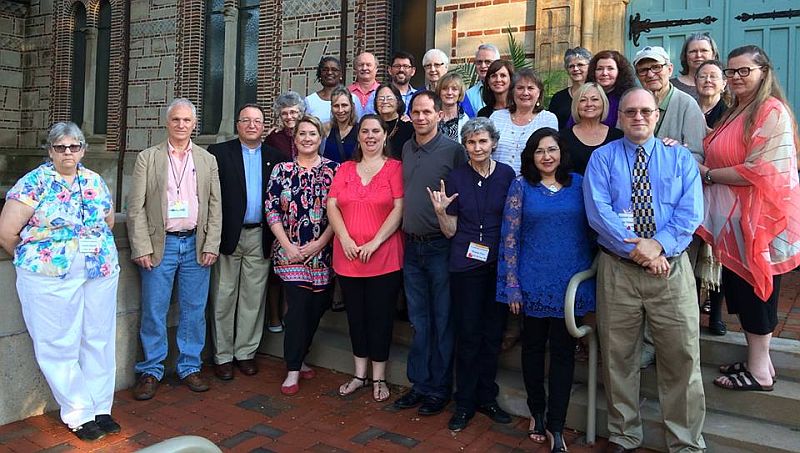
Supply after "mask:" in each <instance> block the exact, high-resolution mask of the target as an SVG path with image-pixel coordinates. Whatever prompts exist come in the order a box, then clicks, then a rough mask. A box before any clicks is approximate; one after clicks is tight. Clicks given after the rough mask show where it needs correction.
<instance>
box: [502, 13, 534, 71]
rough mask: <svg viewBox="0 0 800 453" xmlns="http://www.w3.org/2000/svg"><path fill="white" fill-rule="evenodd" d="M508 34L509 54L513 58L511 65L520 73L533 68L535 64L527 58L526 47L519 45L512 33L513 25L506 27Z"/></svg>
mask: <svg viewBox="0 0 800 453" xmlns="http://www.w3.org/2000/svg"><path fill="white" fill-rule="evenodd" d="M506 33H507V34H508V53H509V55H510V56H511V60H510V61H511V64H513V65H514V70H516V71H519V70H520V69H522V68H532V67H533V63H532V62H531V61H530V60H529V59H527V58H526V57H525V46H523V45H522V44H521V43H518V42H517V40H516V38H514V34H513V33H511V24H508V27H506Z"/></svg>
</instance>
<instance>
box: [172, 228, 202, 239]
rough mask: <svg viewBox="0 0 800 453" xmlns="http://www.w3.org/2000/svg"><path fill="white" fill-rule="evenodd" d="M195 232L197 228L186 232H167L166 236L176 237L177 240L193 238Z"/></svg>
mask: <svg viewBox="0 0 800 453" xmlns="http://www.w3.org/2000/svg"><path fill="white" fill-rule="evenodd" d="M196 232H197V228H192V229H191V230H186V231H167V235H169V236H177V237H179V238H186V237H189V236H193V235H194V233H196Z"/></svg>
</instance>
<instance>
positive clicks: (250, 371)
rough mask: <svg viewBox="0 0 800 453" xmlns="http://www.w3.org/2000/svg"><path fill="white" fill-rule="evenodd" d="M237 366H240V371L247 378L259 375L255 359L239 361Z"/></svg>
mask: <svg viewBox="0 0 800 453" xmlns="http://www.w3.org/2000/svg"><path fill="white" fill-rule="evenodd" d="M236 365H238V366H239V371H241V372H242V374H244V375H245V376H253V375H254V374H256V373H258V365H256V361H255V360H254V359H247V360H237V361H236Z"/></svg>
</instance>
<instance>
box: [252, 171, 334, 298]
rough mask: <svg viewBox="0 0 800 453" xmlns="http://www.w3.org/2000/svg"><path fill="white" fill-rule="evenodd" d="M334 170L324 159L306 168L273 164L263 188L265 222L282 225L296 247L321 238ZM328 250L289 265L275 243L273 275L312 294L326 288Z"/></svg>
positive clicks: (326, 221) (328, 271)
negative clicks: (267, 181)
mask: <svg viewBox="0 0 800 453" xmlns="http://www.w3.org/2000/svg"><path fill="white" fill-rule="evenodd" d="M338 168H339V164H338V163H336V162H333V161H332V160H329V159H326V158H324V157H321V158H320V163H319V164H318V165H317V166H316V167H313V168H309V169H306V168H304V167H303V166H302V165H299V164H298V163H297V161H293V162H283V163H280V164H278V165H276V166H275V168H274V169H273V170H272V175H271V176H270V178H269V187H268V188H267V195H268V198H267V201H266V206H265V209H266V212H267V223H268V224H269V225H273V224H275V223H278V222H280V223H282V225H283V229H284V231H285V232H286V236H288V238H289V240H290V241H292V243H294V244H297V245H300V246H302V245H304V244H307V243H309V242H311V241H313V240H315V239H317V238H319V237H320V236H322V233H324V232H325V229H326V228H328V215H327V203H328V191H329V190H330V187H331V183H332V182H333V176H334V174H335V173H336V170H337V169H338ZM332 251H333V246H332V244H331V243H328V244H327V245H326V246H325V247H323V248H322V250H320V251H319V252H318V253H317V254H316V255H314V256H313V257H311V258H309V259H308V260H306V261H305V262H304V263H290V262H289V260H288V258H287V257H286V252H285V251H284V249H283V247H282V246H281V244H280V241H277V240H276V241H275V243H274V244H273V245H272V252H273V254H272V260H273V263H274V268H275V274H276V275H278V277H280V278H281V280H283V281H284V282H287V283H293V284H296V285H299V286H303V287H307V288H309V289H311V290H313V291H320V290H323V289H326V288H327V286H328V285H329V284H330V283H331V279H332V277H333V275H332V270H331V258H332Z"/></svg>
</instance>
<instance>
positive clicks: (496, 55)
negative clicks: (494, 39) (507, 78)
mask: <svg viewBox="0 0 800 453" xmlns="http://www.w3.org/2000/svg"><path fill="white" fill-rule="evenodd" d="M481 50H488V51H489V52H494V59H495V60H499V59H500V49H498V48H497V46H495V45H494V44H491V43H488V42H487V43H486V44H481V45H480V46H478V50H476V51H475V58H478V53H479V52H480V51H481Z"/></svg>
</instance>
